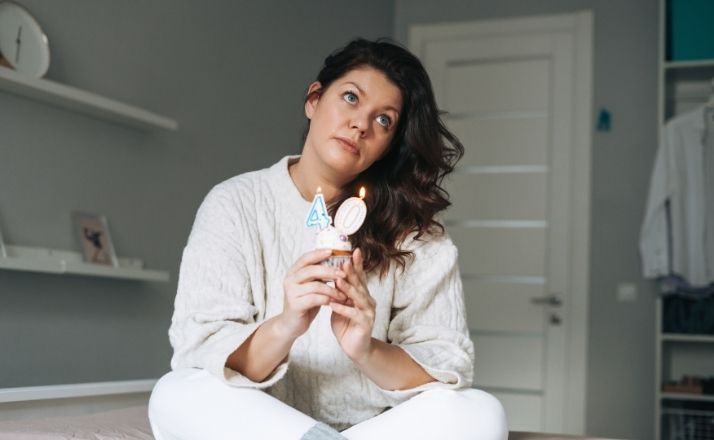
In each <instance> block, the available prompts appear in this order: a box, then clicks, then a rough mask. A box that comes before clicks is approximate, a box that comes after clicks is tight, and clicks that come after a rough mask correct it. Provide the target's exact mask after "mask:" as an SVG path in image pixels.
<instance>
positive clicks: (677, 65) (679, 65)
mask: <svg viewBox="0 0 714 440" xmlns="http://www.w3.org/2000/svg"><path fill="white" fill-rule="evenodd" d="M692 67H714V60H696V61H665V62H664V68H665V69H689V68H692Z"/></svg>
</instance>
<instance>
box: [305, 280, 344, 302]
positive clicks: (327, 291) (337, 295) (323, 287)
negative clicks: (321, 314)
mask: <svg viewBox="0 0 714 440" xmlns="http://www.w3.org/2000/svg"><path fill="white" fill-rule="evenodd" d="M298 290H299V292H300V293H298V294H296V295H295V296H296V297H297V298H299V297H301V296H305V295H310V294H313V293H317V294H320V295H325V296H327V297H330V298H332V299H334V300H335V301H345V300H346V299H347V295H345V294H344V293H342V292H340V291H339V290H337V289H335V288H334V287H330V286H328V285H327V284H325V283H323V282H321V281H312V282H309V283H304V284H301V285H300V287H299V288H298Z"/></svg>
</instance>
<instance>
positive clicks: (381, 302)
mask: <svg viewBox="0 0 714 440" xmlns="http://www.w3.org/2000/svg"><path fill="white" fill-rule="evenodd" d="M291 159H293V158H291V157H285V158H283V159H282V160H280V161H279V162H278V163H276V164H275V165H273V166H272V167H270V168H267V169H264V170H260V171H255V172H251V173H246V174H242V175H239V176H236V177H233V178H231V179H228V180H227V181H225V182H222V183H220V184H218V185H216V186H215V187H214V188H213V189H212V190H211V191H210V192H209V194H208V195H207V196H206V198H205V200H204V201H203V203H202V204H201V207H200V208H199V210H198V213H197V214H196V219H195V222H194V225H193V229H192V230H191V234H190V236H189V238H188V243H187V245H186V247H185V249H184V252H183V259H182V261H181V271H180V276H179V283H178V292H177V294H176V301H175V309H174V315H173V319H172V322H171V328H170V330H169V337H170V341H171V345H172V346H173V349H174V355H173V358H172V360H171V367H172V369H174V370H175V369H179V368H187V367H194V368H204V369H206V370H208V371H209V372H210V373H212V374H213V375H215V376H216V377H219V378H220V379H222V380H223V381H225V382H226V383H227V384H228V385H230V386H235V387H251V388H260V389H263V390H264V391H266V392H267V393H269V394H271V395H272V396H274V397H276V398H278V399H280V400H281V401H283V402H285V403H287V404H289V405H291V406H293V407H294V408H296V409H298V410H300V411H302V412H303V413H305V414H308V415H310V416H312V417H314V418H316V419H317V420H320V421H322V422H325V423H327V424H329V425H331V426H332V427H334V428H336V429H338V430H342V429H345V428H347V427H349V426H351V425H353V424H356V423H359V422H361V421H363V420H366V419H368V418H370V417H373V416H375V415H377V414H379V413H380V412H382V411H383V410H384V409H386V408H388V407H392V406H395V405H397V404H399V403H401V402H403V401H405V400H407V399H409V398H410V397H412V396H414V395H416V394H418V393H419V392H420V391H423V390H426V389H430V388H434V387H448V388H464V387H469V386H470V385H471V381H472V376H473V357H474V353H473V344H472V342H471V340H470V338H469V333H468V327H467V324H466V315H465V309H464V301H463V290H462V286H461V279H460V277H459V271H458V265H457V251H456V247H455V246H454V244H453V243H452V242H451V240H450V239H449V238H448V236H447V235H442V236H438V237H428V238H423V237H422V239H420V240H417V241H415V240H413V238H411V236H410V237H409V238H408V239H407V240H405V242H404V243H403V245H402V248H405V249H409V250H411V251H413V252H414V254H415V255H414V256H415V258H414V259H413V260H410V261H409V262H408V263H407V266H406V268H405V270H404V271H402V270H401V269H400V268H395V267H394V266H395V265H392V267H390V270H389V272H388V273H387V275H386V276H385V277H384V278H382V279H381V280H380V278H379V276H378V275H376V274H371V275H369V276H368V287H369V291H370V294H371V295H372V296H373V297H374V299H375V300H376V302H377V309H376V317H375V322H374V328H373V331H372V336H373V337H375V338H377V339H380V340H382V341H387V342H390V343H392V344H395V345H398V346H399V347H401V348H402V349H404V350H405V351H406V352H407V353H408V354H409V355H410V356H411V357H412V358H413V359H414V360H415V361H416V362H417V363H419V364H420V365H421V366H422V367H424V369H425V370H426V371H427V372H428V373H429V374H430V375H432V376H433V377H434V378H435V379H437V382H432V383H429V384H426V385H422V386H420V387H417V388H414V389H409V390H396V391H395V390H385V389H381V388H380V387H378V386H377V385H376V384H375V383H374V382H372V381H371V380H370V379H369V378H368V377H366V376H365V375H364V374H362V373H361V372H360V371H359V369H358V368H357V367H356V366H355V365H354V364H353V363H352V361H351V360H350V359H349V358H348V357H347V356H346V355H345V354H344V353H343V352H342V350H341V348H340V346H339V345H338V343H337V341H336V340H335V337H334V335H333V333H332V330H331V328H330V313H331V310H330V308H329V307H322V309H321V310H320V312H319V313H318V315H317V317H316V318H315V320H314V321H313V323H312V325H311V326H310V329H309V330H308V331H307V332H306V333H305V334H304V335H302V336H301V337H300V338H298V339H297V341H296V342H295V344H294V345H293V347H292V349H291V350H290V355H289V356H288V360H287V361H286V362H284V363H282V364H281V365H279V366H278V367H277V368H276V370H275V371H274V372H273V374H272V375H271V376H269V377H268V378H267V379H266V380H265V381H263V382H260V383H256V382H253V381H251V380H249V379H248V378H246V377H244V376H242V375H241V374H239V373H237V372H236V371H233V370H231V369H229V368H226V367H225V362H226V358H227V357H228V355H230V354H231V353H232V352H233V351H234V350H235V349H236V348H238V346H240V345H241V344H242V343H243V341H245V340H246V339H247V338H248V336H250V334H251V333H252V332H253V331H255V329H256V328H257V327H258V326H259V325H260V323H261V322H263V321H264V320H266V319H268V318H270V317H272V316H275V315H277V314H279V313H280V312H282V309H283V288H282V285H283V278H284V277H285V273H286V271H287V270H288V268H289V267H290V266H292V264H293V263H294V262H295V261H296V260H297V259H298V257H300V256H301V255H302V254H304V253H305V252H307V251H310V250H312V249H313V248H314V244H315V231H314V230H308V229H306V227H305V216H306V215H307V212H308V210H309V207H310V202H308V201H306V200H304V199H303V198H302V196H301V195H300V193H299V192H298V190H297V188H296V187H295V185H294V183H293V181H292V179H291V177H290V175H289V174H288V161H289V160H291ZM367 215H369V212H368V213H367Z"/></svg>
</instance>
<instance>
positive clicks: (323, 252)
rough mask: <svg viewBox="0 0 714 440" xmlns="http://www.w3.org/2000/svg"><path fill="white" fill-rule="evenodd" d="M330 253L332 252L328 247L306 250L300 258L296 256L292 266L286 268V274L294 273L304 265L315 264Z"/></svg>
mask: <svg viewBox="0 0 714 440" xmlns="http://www.w3.org/2000/svg"><path fill="white" fill-rule="evenodd" d="M330 254H332V251H331V250H330V249H317V250H314V251H310V252H307V253H305V254H303V255H302V256H301V257H300V258H298V260H297V261H296V262H295V264H293V265H292V267H290V269H288V275H290V274H294V273H296V272H297V271H299V270H300V269H302V268H303V267H305V266H310V265H313V264H317V263H319V262H321V261H323V260H325V259H326V258H327V257H329V256H330Z"/></svg>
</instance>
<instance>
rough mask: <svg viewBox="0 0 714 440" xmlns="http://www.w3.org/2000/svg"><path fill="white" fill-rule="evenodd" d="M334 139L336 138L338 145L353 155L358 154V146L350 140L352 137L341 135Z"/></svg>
mask: <svg viewBox="0 0 714 440" xmlns="http://www.w3.org/2000/svg"><path fill="white" fill-rule="evenodd" d="M335 139H337V142H339V143H340V145H342V148H344V149H345V150H347V151H348V152H350V153H352V154H354V155H358V154H359V148H357V144H355V143H354V142H353V141H352V139H348V138H343V137H338V138H335Z"/></svg>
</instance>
